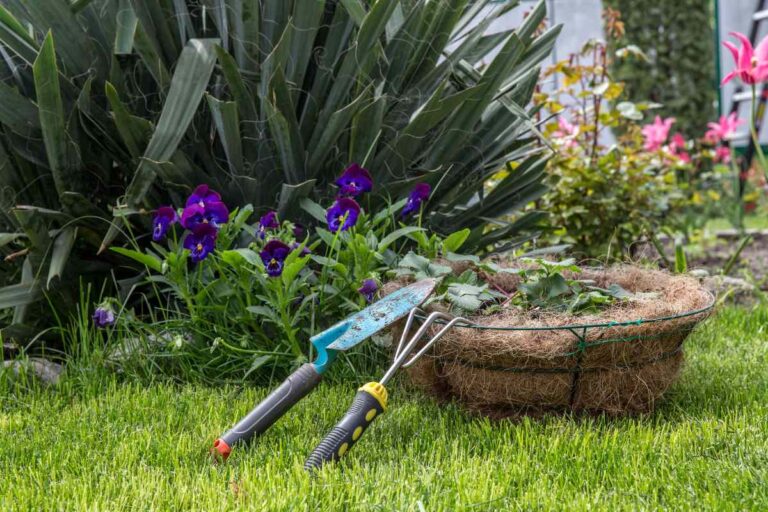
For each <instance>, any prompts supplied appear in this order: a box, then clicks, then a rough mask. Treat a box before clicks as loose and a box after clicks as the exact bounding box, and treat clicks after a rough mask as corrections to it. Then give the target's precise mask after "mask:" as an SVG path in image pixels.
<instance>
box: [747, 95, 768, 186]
mask: <svg viewBox="0 0 768 512" xmlns="http://www.w3.org/2000/svg"><path fill="white" fill-rule="evenodd" d="M756 122H757V84H752V107H751V108H750V123H749V131H750V132H751V133H752V142H754V144H755V151H757V159H758V160H759V161H760V168H761V169H762V171H763V173H764V174H765V175H766V177H768V166H766V163H765V155H764V154H763V147H762V146H761V145H760V138H759V137H758V136H757V127H756V126H755V123H756ZM748 163H749V162H748Z"/></svg>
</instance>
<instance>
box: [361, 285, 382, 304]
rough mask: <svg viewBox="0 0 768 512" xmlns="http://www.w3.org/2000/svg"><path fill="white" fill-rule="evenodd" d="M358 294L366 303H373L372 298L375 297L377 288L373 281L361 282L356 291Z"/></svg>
mask: <svg viewBox="0 0 768 512" xmlns="http://www.w3.org/2000/svg"><path fill="white" fill-rule="evenodd" d="M357 291H358V292H360V294H361V295H362V296H363V297H365V300H366V302H368V304H370V303H371V302H373V298H374V296H375V295H376V292H377V291H379V287H378V285H377V284H376V281H375V280H373V279H366V280H365V281H363V286H361V287H360V288H358V289H357Z"/></svg>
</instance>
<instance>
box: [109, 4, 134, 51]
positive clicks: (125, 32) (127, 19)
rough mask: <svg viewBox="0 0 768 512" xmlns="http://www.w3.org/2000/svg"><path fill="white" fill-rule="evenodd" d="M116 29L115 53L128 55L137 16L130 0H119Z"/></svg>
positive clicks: (131, 45) (131, 48)
mask: <svg viewBox="0 0 768 512" xmlns="http://www.w3.org/2000/svg"><path fill="white" fill-rule="evenodd" d="M115 22H116V25H117V30H116V33H115V48H114V54H115V55H130V54H132V53H133V39H134V36H135V34H136V25H138V23H139V18H138V17H137V16H136V12H135V11H134V10H133V6H132V5H131V0H120V3H119V7H118V10H117V16H116V20H115Z"/></svg>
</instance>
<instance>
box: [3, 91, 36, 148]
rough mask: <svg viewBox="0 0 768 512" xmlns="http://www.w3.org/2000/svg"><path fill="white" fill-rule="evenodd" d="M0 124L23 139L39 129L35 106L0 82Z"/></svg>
mask: <svg viewBox="0 0 768 512" xmlns="http://www.w3.org/2000/svg"><path fill="white" fill-rule="evenodd" d="M0 123H2V124H3V125H5V126H7V127H8V128H10V129H11V130H13V131H14V132H16V133H18V134H19V135H23V136H25V137H30V136H32V135H33V134H34V133H35V132H36V131H37V130H39V129H40V117H39V114H38V111H37V106H36V105H35V104H34V103H33V102H32V101H30V100H29V99H27V98H25V97H24V96H22V95H21V94H19V92H18V91H17V90H16V89H14V88H13V87H11V86H9V85H7V84H6V83H5V82H0Z"/></svg>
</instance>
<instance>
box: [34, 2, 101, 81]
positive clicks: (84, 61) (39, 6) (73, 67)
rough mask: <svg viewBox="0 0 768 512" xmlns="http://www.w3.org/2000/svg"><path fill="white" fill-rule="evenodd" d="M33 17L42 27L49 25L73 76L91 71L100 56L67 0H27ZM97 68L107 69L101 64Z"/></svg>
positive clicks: (66, 65)
mask: <svg viewBox="0 0 768 512" xmlns="http://www.w3.org/2000/svg"><path fill="white" fill-rule="evenodd" d="M26 7H27V10H28V12H29V14H30V16H31V17H32V18H33V19H34V20H35V22H36V23H37V24H38V26H41V27H47V29H48V30H47V31H48V32H51V33H53V37H55V38H56V42H57V49H56V51H57V53H58V56H59V58H60V59H61V63H62V65H63V68H64V70H66V71H67V72H69V73H70V74H71V75H81V74H85V73H87V72H88V71H89V70H90V69H92V66H93V64H94V61H96V60H97V59H98V58H99V54H98V53H97V52H96V51H95V49H94V46H93V42H92V40H91V38H90V37H89V35H88V33H87V32H85V31H84V30H82V28H81V27H80V23H79V22H78V21H77V18H76V17H75V15H74V14H73V13H72V11H71V10H70V8H69V5H68V3H67V2H62V1H61V0H34V1H33V2H26ZM95 69H96V70H103V69H104V66H103V65H97V66H96V67H95Z"/></svg>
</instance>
